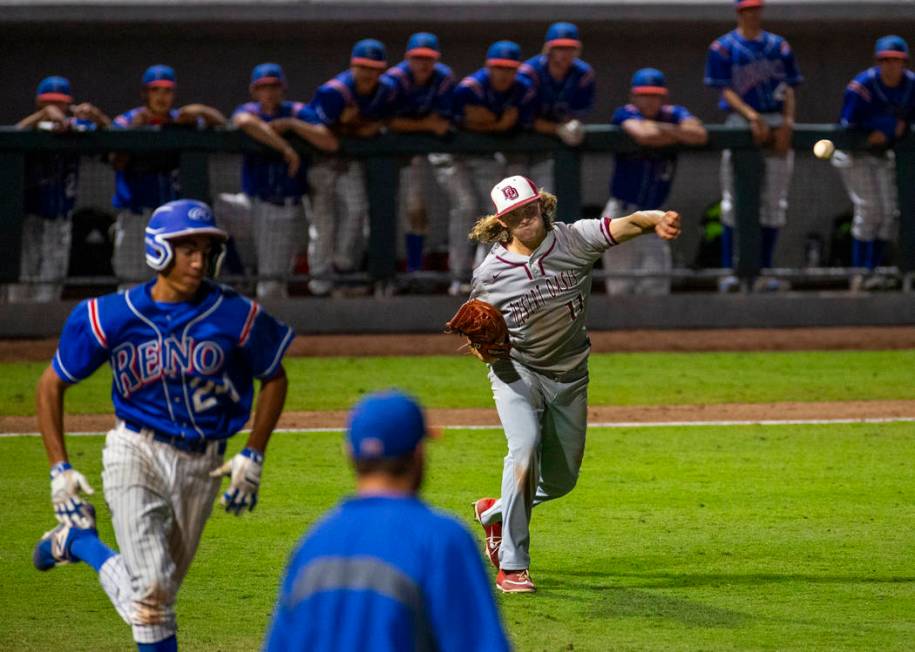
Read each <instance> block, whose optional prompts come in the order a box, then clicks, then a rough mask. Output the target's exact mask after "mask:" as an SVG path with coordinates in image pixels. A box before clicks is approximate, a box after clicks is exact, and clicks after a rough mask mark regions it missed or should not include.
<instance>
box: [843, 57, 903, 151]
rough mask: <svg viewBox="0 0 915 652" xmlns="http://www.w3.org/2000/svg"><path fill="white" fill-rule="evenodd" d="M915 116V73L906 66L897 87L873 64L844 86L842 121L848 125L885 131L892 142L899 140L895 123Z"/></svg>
mask: <svg viewBox="0 0 915 652" xmlns="http://www.w3.org/2000/svg"><path fill="white" fill-rule="evenodd" d="M899 120H902V121H903V122H905V123H906V125H907V126H908V125H910V124H911V123H912V121H913V120H915V73H913V72H912V71H911V70H905V71H904V74H903V76H902V81H901V82H900V84H899V85H898V86H896V87H894V88H890V87H889V86H886V85H884V83H883V82H882V81H881V80H880V68H879V67H877V66H874V67H873V68H870V69H868V70H865V71H864V72H862V73H860V74H858V75H857V76H856V77H855V78H854V79H852V80H851V81H850V82H849V83H848V86H847V87H846V88H845V96H844V97H843V102H842V117H841V122H842V124H843V125H844V126H846V127H851V128H859V129H866V130H867V131H882V132H883V133H884V134H885V135H886V137H887V140H888V141H889V142H893V141H894V140H896V124H897V121H899Z"/></svg>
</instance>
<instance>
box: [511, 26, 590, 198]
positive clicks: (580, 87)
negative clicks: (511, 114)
mask: <svg viewBox="0 0 915 652" xmlns="http://www.w3.org/2000/svg"><path fill="white" fill-rule="evenodd" d="M580 54H581V37H580V36H579V33H578V27H576V26H575V25H573V24H572V23H565V22H560V23H553V24H552V25H550V26H549V28H548V29H547V30H546V39H545V41H544V44H543V53H542V54H539V55H537V56H536V57H531V58H530V59H528V60H527V61H526V62H524V63H523V64H522V65H521V67H520V68H519V69H518V75H519V76H521V77H524V78H525V79H527V80H528V81H530V83H531V86H533V87H534V90H535V91H536V93H537V113H536V116H537V117H536V118H535V119H534V131H536V132H537V133H541V134H546V135H548V136H556V137H558V138H559V139H561V140H562V141H563V142H564V143H566V144H567V145H572V146H574V145H578V144H580V143H581V141H582V139H583V137H584V132H583V131H582V125H581V120H583V119H584V117H585V116H586V115H587V114H588V113H590V112H591V109H592V108H593V107H594V71H593V70H592V69H591V66H589V65H588V64H587V63H585V62H584V61H582V60H581V59H579V58H578V57H579V55H580ZM529 171H530V176H531V178H532V179H533V180H534V181H535V182H536V183H537V185H538V186H540V187H541V188H553V187H554V184H553V157H552V155H551V154H545V155H536V156H532V157H531V159H530V162H529Z"/></svg>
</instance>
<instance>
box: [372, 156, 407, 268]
mask: <svg viewBox="0 0 915 652" xmlns="http://www.w3.org/2000/svg"><path fill="white" fill-rule="evenodd" d="M399 164H400V161H399V160H398V159H396V158H394V157H390V156H369V157H368V158H366V160H365V172H366V183H367V185H368V199H369V265H368V266H369V275H370V276H371V277H372V279H373V280H375V281H385V280H388V279H390V278H391V277H393V276H394V272H395V271H396V264H397V185H398V184H397V182H398V180H399V178H400V174H399V172H400V165H399Z"/></svg>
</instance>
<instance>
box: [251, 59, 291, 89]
mask: <svg viewBox="0 0 915 652" xmlns="http://www.w3.org/2000/svg"><path fill="white" fill-rule="evenodd" d="M262 84H281V85H282V86H283V88H286V75H285V74H284V73H283V68H282V66H280V64H278V63H260V64H258V65H256V66H254V70H252V71H251V86H261V85H262Z"/></svg>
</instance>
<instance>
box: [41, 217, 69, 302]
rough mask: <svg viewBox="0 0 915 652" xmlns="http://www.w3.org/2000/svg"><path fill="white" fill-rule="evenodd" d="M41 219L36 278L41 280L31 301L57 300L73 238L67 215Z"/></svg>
mask: <svg viewBox="0 0 915 652" xmlns="http://www.w3.org/2000/svg"><path fill="white" fill-rule="evenodd" d="M39 219H41V221H42V222H43V224H42V225H41V262H40V264H39V266H38V279H39V280H40V281H41V282H40V283H39V284H38V285H37V286H35V290H34V293H33V296H32V300H33V301H42V302H48V301H57V300H58V299H60V291H61V289H62V288H63V280H64V279H65V278H66V277H67V268H68V267H69V265H70V244H71V242H72V240H73V222H72V221H71V220H70V218H69V217H60V218H57V219H53V220H46V219H42V218H39Z"/></svg>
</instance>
